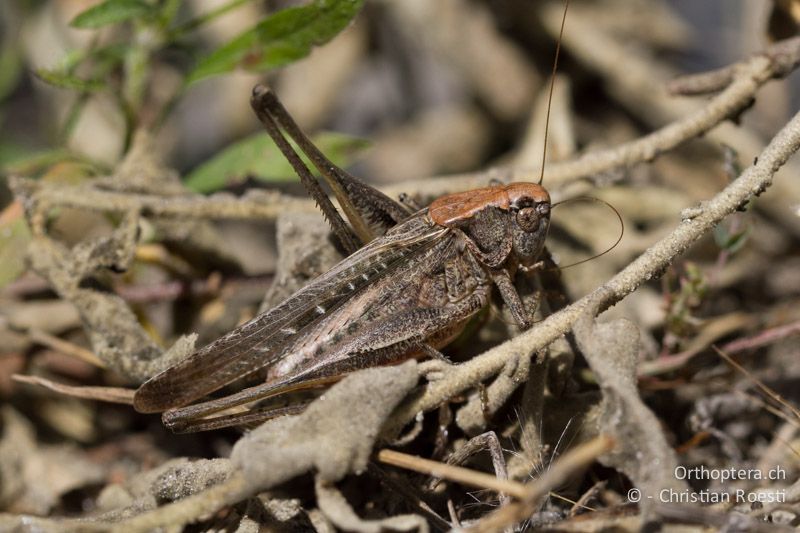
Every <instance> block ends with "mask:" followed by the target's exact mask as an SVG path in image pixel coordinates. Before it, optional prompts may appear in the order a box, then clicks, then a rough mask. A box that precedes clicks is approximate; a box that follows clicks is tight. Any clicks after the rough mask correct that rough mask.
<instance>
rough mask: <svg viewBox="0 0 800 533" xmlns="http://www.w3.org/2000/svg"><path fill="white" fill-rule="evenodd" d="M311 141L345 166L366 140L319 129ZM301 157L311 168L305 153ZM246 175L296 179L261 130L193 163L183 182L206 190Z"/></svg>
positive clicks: (267, 180) (266, 179)
mask: <svg viewBox="0 0 800 533" xmlns="http://www.w3.org/2000/svg"><path fill="white" fill-rule="evenodd" d="M313 142H314V144H316V145H317V147H318V148H319V149H320V150H321V151H322V152H323V153H324V154H326V155H327V156H328V157H329V158H330V159H331V161H333V162H334V164H336V165H339V166H346V165H347V163H348V161H350V160H352V158H353V155H354V153H355V152H356V151H358V150H359V149H362V148H364V147H365V146H366V144H367V143H366V141H364V140H362V139H357V138H354V137H350V136H349V135H343V134H341V133H321V134H319V135H316V136H314V139H313ZM292 146H295V145H294V144H293V145H292ZM295 150H297V147H296V146H295ZM303 160H304V162H305V163H306V166H308V167H309V168H311V169H313V167H312V166H311V164H310V162H309V161H308V160H307V159H306V158H305V157H303ZM249 176H252V177H253V178H255V179H257V180H259V181H264V182H272V183H274V182H282V181H292V180H296V179H297V177H296V175H295V173H294V170H293V169H292V166H291V165H290V164H289V162H288V161H286V159H285V158H284V157H283V154H281V152H280V150H278V147H277V146H275V143H273V142H272V139H270V138H269V137H268V136H267V135H266V134H264V133H257V134H254V135H251V136H250V137H247V138H245V139H243V140H241V141H239V142H236V143H234V144H232V145H230V146H228V147H227V148H225V149H224V150H222V152H220V153H218V154H217V155H215V156H214V157H212V158H211V159H210V160H208V161H206V162H205V163H203V164H202V165H200V166H199V167H197V168H196V169H195V170H193V171H192V172H191V173H190V174H189V175H188V176H187V178H186V182H185V183H186V186H187V187H189V188H190V189H191V190H193V191H196V192H200V193H209V192H214V191H217V190H219V189H222V188H223V187H226V186H228V185H233V184H236V183H240V182H242V181H244V180H245V179H246V178H247V177H249Z"/></svg>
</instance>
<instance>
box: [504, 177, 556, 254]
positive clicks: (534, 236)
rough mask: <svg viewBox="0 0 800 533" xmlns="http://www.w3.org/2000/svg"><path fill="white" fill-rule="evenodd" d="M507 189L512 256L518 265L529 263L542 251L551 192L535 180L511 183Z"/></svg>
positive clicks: (548, 222)
mask: <svg viewBox="0 0 800 533" xmlns="http://www.w3.org/2000/svg"><path fill="white" fill-rule="evenodd" d="M507 190H508V197H509V211H510V214H511V217H512V221H511V231H512V234H513V250H514V255H515V256H516V258H517V260H518V261H519V263H520V264H522V265H523V266H530V265H532V264H533V263H535V262H536V261H537V259H538V257H539V254H541V253H542V249H543V248H544V241H545V239H546V238H547V230H548V229H549V227H550V195H549V194H548V193H547V191H546V190H545V188H544V187H542V186H541V185H538V184H536V183H512V184H511V185H508V187H507Z"/></svg>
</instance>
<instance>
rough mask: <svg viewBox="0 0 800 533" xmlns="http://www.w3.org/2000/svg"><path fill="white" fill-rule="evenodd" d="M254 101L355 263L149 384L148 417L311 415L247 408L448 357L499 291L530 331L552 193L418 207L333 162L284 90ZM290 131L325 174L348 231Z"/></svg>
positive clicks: (473, 195)
mask: <svg viewBox="0 0 800 533" xmlns="http://www.w3.org/2000/svg"><path fill="white" fill-rule="evenodd" d="M251 104H252V106H253V109H254V111H255V112H256V115H257V116H258V118H259V119H260V121H261V122H262V123H263V125H264V127H265V129H266V130H267V133H268V134H269V135H270V136H271V137H272V139H273V140H274V141H275V143H276V144H277V145H278V147H279V148H280V150H281V152H282V153H283V154H284V156H285V157H286V158H287V159H288V160H289V162H290V163H291V164H292V167H293V168H294V170H295V171H296V172H297V174H298V175H299V176H300V179H301V181H302V183H303V184H304V185H305V187H306V189H307V190H308V191H309V193H310V194H311V195H312V197H313V198H314V199H315V200H316V201H317V203H318V205H319V206H320V208H321V210H322V212H323V214H324V215H325V217H326V219H327V220H328V222H329V223H330V225H331V227H332V228H333V232H334V234H335V236H336V238H337V239H338V240H339V242H340V243H341V245H342V247H343V248H344V249H345V250H346V252H347V253H348V254H349V255H348V256H347V257H346V258H345V259H344V260H343V261H341V262H340V263H339V264H337V265H336V266H334V267H333V268H332V269H331V270H329V271H328V272H326V273H324V274H322V275H321V276H319V277H318V278H316V279H315V280H313V281H312V282H311V283H310V284H309V285H306V286H305V287H304V288H302V289H300V290H299V291H297V292H295V293H294V294H292V295H291V296H289V297H288V298H287V299H286V300H284V301H283V302H282V303H281V304H279V305H278V306H277V307H275V308H273V309H271V310H269V311H267V312H265V313H263V314H261V315H258V316H256V317H255V318H253V319H252V320H250V321H249V322H247V323H245V324H243V325H241V326H239V327H237V328H236V329H234V330H233V331H231V332H229V333H227V334H226V335H224V336H223V337H221V338H220V339H218V340H216V341H214V342H212V343H211V344H209V345H207V346H205V347H204V348H202V349H200V350H198V351H196V352H195V353H194V354H193V355H191V356H189V357H188V358H187V359H185V360H183V361H181V362H179V363H177V364H176V365H174V366H172V367H171V368H169V369H167V370H165V371H163V372H162V373H160V374H158V375H156V376H154V377H153V378H151V379H150V380H149V381H147V382H146V383H144V384H143V385H142V386H141V387H140V388H139V389H138V390H137V391H136V395H135V397H134V407H135V408H136V409H137V410H138V411H140V412H144V413H155V412H162V413H163V415H162V419H163V421H164V423H165V425H167V426H168V427H170V428H171V429H172V430H173V431H175V432H191V431H203V430H208V429H215V428H220V427H225V426H231V425H241V424H246V423H252V422H255V421H260V420H264V419H267V418H271V417H274V416H278V415H281V414H284V413H290V412H297V411H299V410H300V409H302V407H303V405H294V406H289V407H286V408H282V409H275V408H271V409H270V408H257V407H256V408H253V409H249V410H245V409H243V408H242V407H241V406H244V405H245V404H253V403H254V402H258V401H260V400H264V399H267V398H272V397H276V396H279V395H283V394H285V393H288V392H292V391H297V390H301V389H307V388H312V387H317V386H321V385H324V384H326V383H329V382H332V381H336V380H338V379H340V378H341V377H342V376H343V375H344V374H347V373H348V372H352V371H354V370H357V369H360V368H365V367H370V366H378V365H386V364H392V363H396V362H399V361H402V360H405V359H407V358H410V357H420V356H425V355H432V354H433V355H436V354H438V351H437V349H438V348H440V347H442V346H444V345H446V344H447V343H448V342H450V341H451V340H453V339H454V338H455V337H456V336H457V335H458V334H459V333H460V332H461V331H462V329H463V328H464V326H465V325H466V323H467V322H468V321H469V320H470V318H472V317H473V316H475V315H476V314H477V313H478V312H479V311H481V310H482V309H484V308H485V307H486V306H488V305H489V303H490V299H491V295H492V292H493V290H494V289H495V288H496V289H497V291H498V292H499V295H500V297H501V298H502V300H503V302H504V303H505V305H507V306H508V308H509V309H510V311H511V314H512V316H513V317H514V319H515V321H516V322H517V323H518V324H519V325H520V326H521V327H523V328H526V327H529V326H530V324H531V321H532V319H531V316H530V313H529V312H528V310H527V309H526V308H525V306H524V305H523V303H522V301H521V299H520V296H519V294H518V293H517V291H516V289H515V287H514V279H515V276H516V275H517V273H520V272H522V273H530V272H533V271H535V270H537V269H538V268H540V267H541V266H542V264H543V263H542V261H540V255H541V254H542V251H543V249H544V244H545V238H546V236H547V231H548V227H549V224H550V209H551V203H550V196H549V194H548V193H547V191H546V190H545V188H544V187H543V186H542V185H541V184H540V183H512V184H509V185H493V186H489V187H485V188H481V189H475V190H472V191H468V192H462V193H457V194H451V195H448V196H444V197H441V198H438V199H436V200H435V201H434V202H433V203H432V204H431V205H430V206H429V207H428V208H425V209H421V210H416V211H413V210H412V209H411V208H410V207H409V206H408V205H406V204H404V203H402V202H398V201H395V200H392V199H391V198H389V197H387V196H386V195H384V194H383V193H381V192H380V191H378V190H377V189H374V188H372V187H370V186H369V185H366V184H365V183H363V182H362V181H360V180H359V179H357V178H356V177H354V176H352V175H350V174H348V173H347V172H345V171H344V170H342V169H341V168H338V167H337V166H335V165H334V164H333V163H331V161H330V160H328V159H327V158H326V157H325V156H324V155H323V154H322V153H321V152H320V151H319V150H318V149H317V148H316V147H315V146H314V145H313V144H312V143H311V141H310V140H309V139H308V138H307V137H306V136H305V134H304V133H303V132H302V131H301V130H300V128H299V127H298V126H297V124H296V123H295V122H294V120H293V119H292V118H291V116H290V115H289V114H288V112H287V111H286V109H285V108H284V107H283V105H282V104H281V103H280V101H279V100H278V99H277V97H276V96H275V94H274V93H273V92H272V91H271V90H269V89H267V88H265V87H263V86H256V87H255V89H254V90H253V95H252V98H251ZM284 132H285V134H287V135H288V136H289V137H290V138H291V139H292V140H294V141H295V143H296V144H297V145H298V146H299V147H300V149H301V150H302V151H303V153H305V154H306V156H307V157H308V159H309V160H310V161H311V162H312V164H313V165H314V167H316V168H317V170H318V171H319V172H320V174H321V175H322V177H323V179H324V180H325V182H326V183H327V184H328V186H329V187H330V188H331V190H332V191H333V193H334V195H335V196H336V198H337V200H338V202H339V204H340V206H341V208H342V210H343V211H344V213H345V216H346V217H347V220H348V221H349V224H347V223H346V222H345V221H344V219H343V218H342V217H341V216H340V215H339V213H338V211H337V210H336V208H335V207H334V205H333V203H332V202H331V200H330V199H329V198H328V196H327V195H326V194H325V193H324V191H323V189H322V187H321V186H320V184H319V183H318V182H317V181H316V180H315V179H314V177H313V176H312V174H311V172H310V171H309V169H308V167H306V165H305V164H304V163H303V161H302V160H301V159H300V157H299V155H298V154H297V153H296V152H295V151H294V149H293V148H292V146H291V145H290V144H289V142H288V141H287V139H286V138H285V137H284ZM264 374H265V378H264V380H263V382H261V383H259V384H257V385H255V386H250V387H247V388H245V389H243V390H241V391H239V392H236V393H234V394H231V395H228V396H224V397H220V398H217V399H211V400H205V401H200V402H198V400H200V399H202V398H204V397H206V396H207V395H209V394H211V393H213V392H215V391H217V390H219V389H221V388H222V387H224V386H226V385H228V384H230V383H232V382H234V381H237V380H239V379H241V378H243V377H246V376H256V375H257V376H264ZM195 402H198V403H195ZM232 411H233V412H232Z"/></svg>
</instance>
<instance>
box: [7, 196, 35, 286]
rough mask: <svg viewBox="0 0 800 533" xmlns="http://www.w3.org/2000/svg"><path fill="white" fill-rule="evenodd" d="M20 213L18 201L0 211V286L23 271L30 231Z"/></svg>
mask: <svg viewBox="0 0 800 533" xmlns="http://www.w3.org/2000/svg"><path fill="white" fill-rule="evenodd" d="M22 215H23V213H22V204H20V203H19V202H14V203H13V204H11V205H9V206H8V207H6V208H5V209H4V210H3V211H2V212H0V288H2V287H5V286H6V285H8V284H9V283H11V282H12V281H14V280H15V279H17V278H18V277H19V276H20V274H22V273H23V272H24V271H25V252H26V250H27V247H28V242H29V241H30V239H31V232H30V230H29V229H28V224H27V223H26V222H25V217H23V216H22Z"/></svg>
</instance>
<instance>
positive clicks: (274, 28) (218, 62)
mask: <svg viewBox="0 0 800 533" xmlns="http://www.w3.org/2000/svg"><path fill="white" fill-rule="evenodd" d="M363 3H364V0H315V1H314V2H313V3H311V4H309V5H306V6H300V7H293V8H288V9H284V10H281V11H278V12H277V13H275V14H274V15H272V16H270V17H268V18H266V19H264V20H263V21H261V22H259V23H258V24H257V25H256V26H255V27H254V28H252V29H250V30H248V31H246V32H244V33H243V34H241V35H239V36H238V37H236V38H235V39H233V40H232V41H230V42H229V43H227V44H225V45H223V46H222V47H220V48H219V49H217V50H216V51H214V52H213V53H212V54H211V55H209V56H208V57H206V58H205V59H203V60H201V61H200V62H199V63H198V65H197V66H196V67H195V69H194V70H193V71H192V73H191V74H190V75H189V78H188V81H189V83H192V82H195V81H197V80H199V79H202V78H205V77H208V76H213V75H215V74H221V73H224V72H229V71H231V70H233V69H235V68H237V67H243V68H246V69H248V70H254V71H263V70H267V69H270V68H275V67H279V66H281V65H285V64H287V63H291V62H292V61H296V60H298V59H301V58H303V57H305V56H307V55H308V54H309V53H311V48H312V47H314V46H319V45H322V44H325V43H327V42H328V41H330V40H331V39H333V38H334V37H335V36H336V35H337V34H338V33H339V32H340V31H342V30H343V29H344V28H345V27H347V25H348V24H349V23H350V21H351V20H352V19H353V17H355V16H356V14H357V13H358V11H359V10H360V9H361V5H362V4H363Z"/></svg>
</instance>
